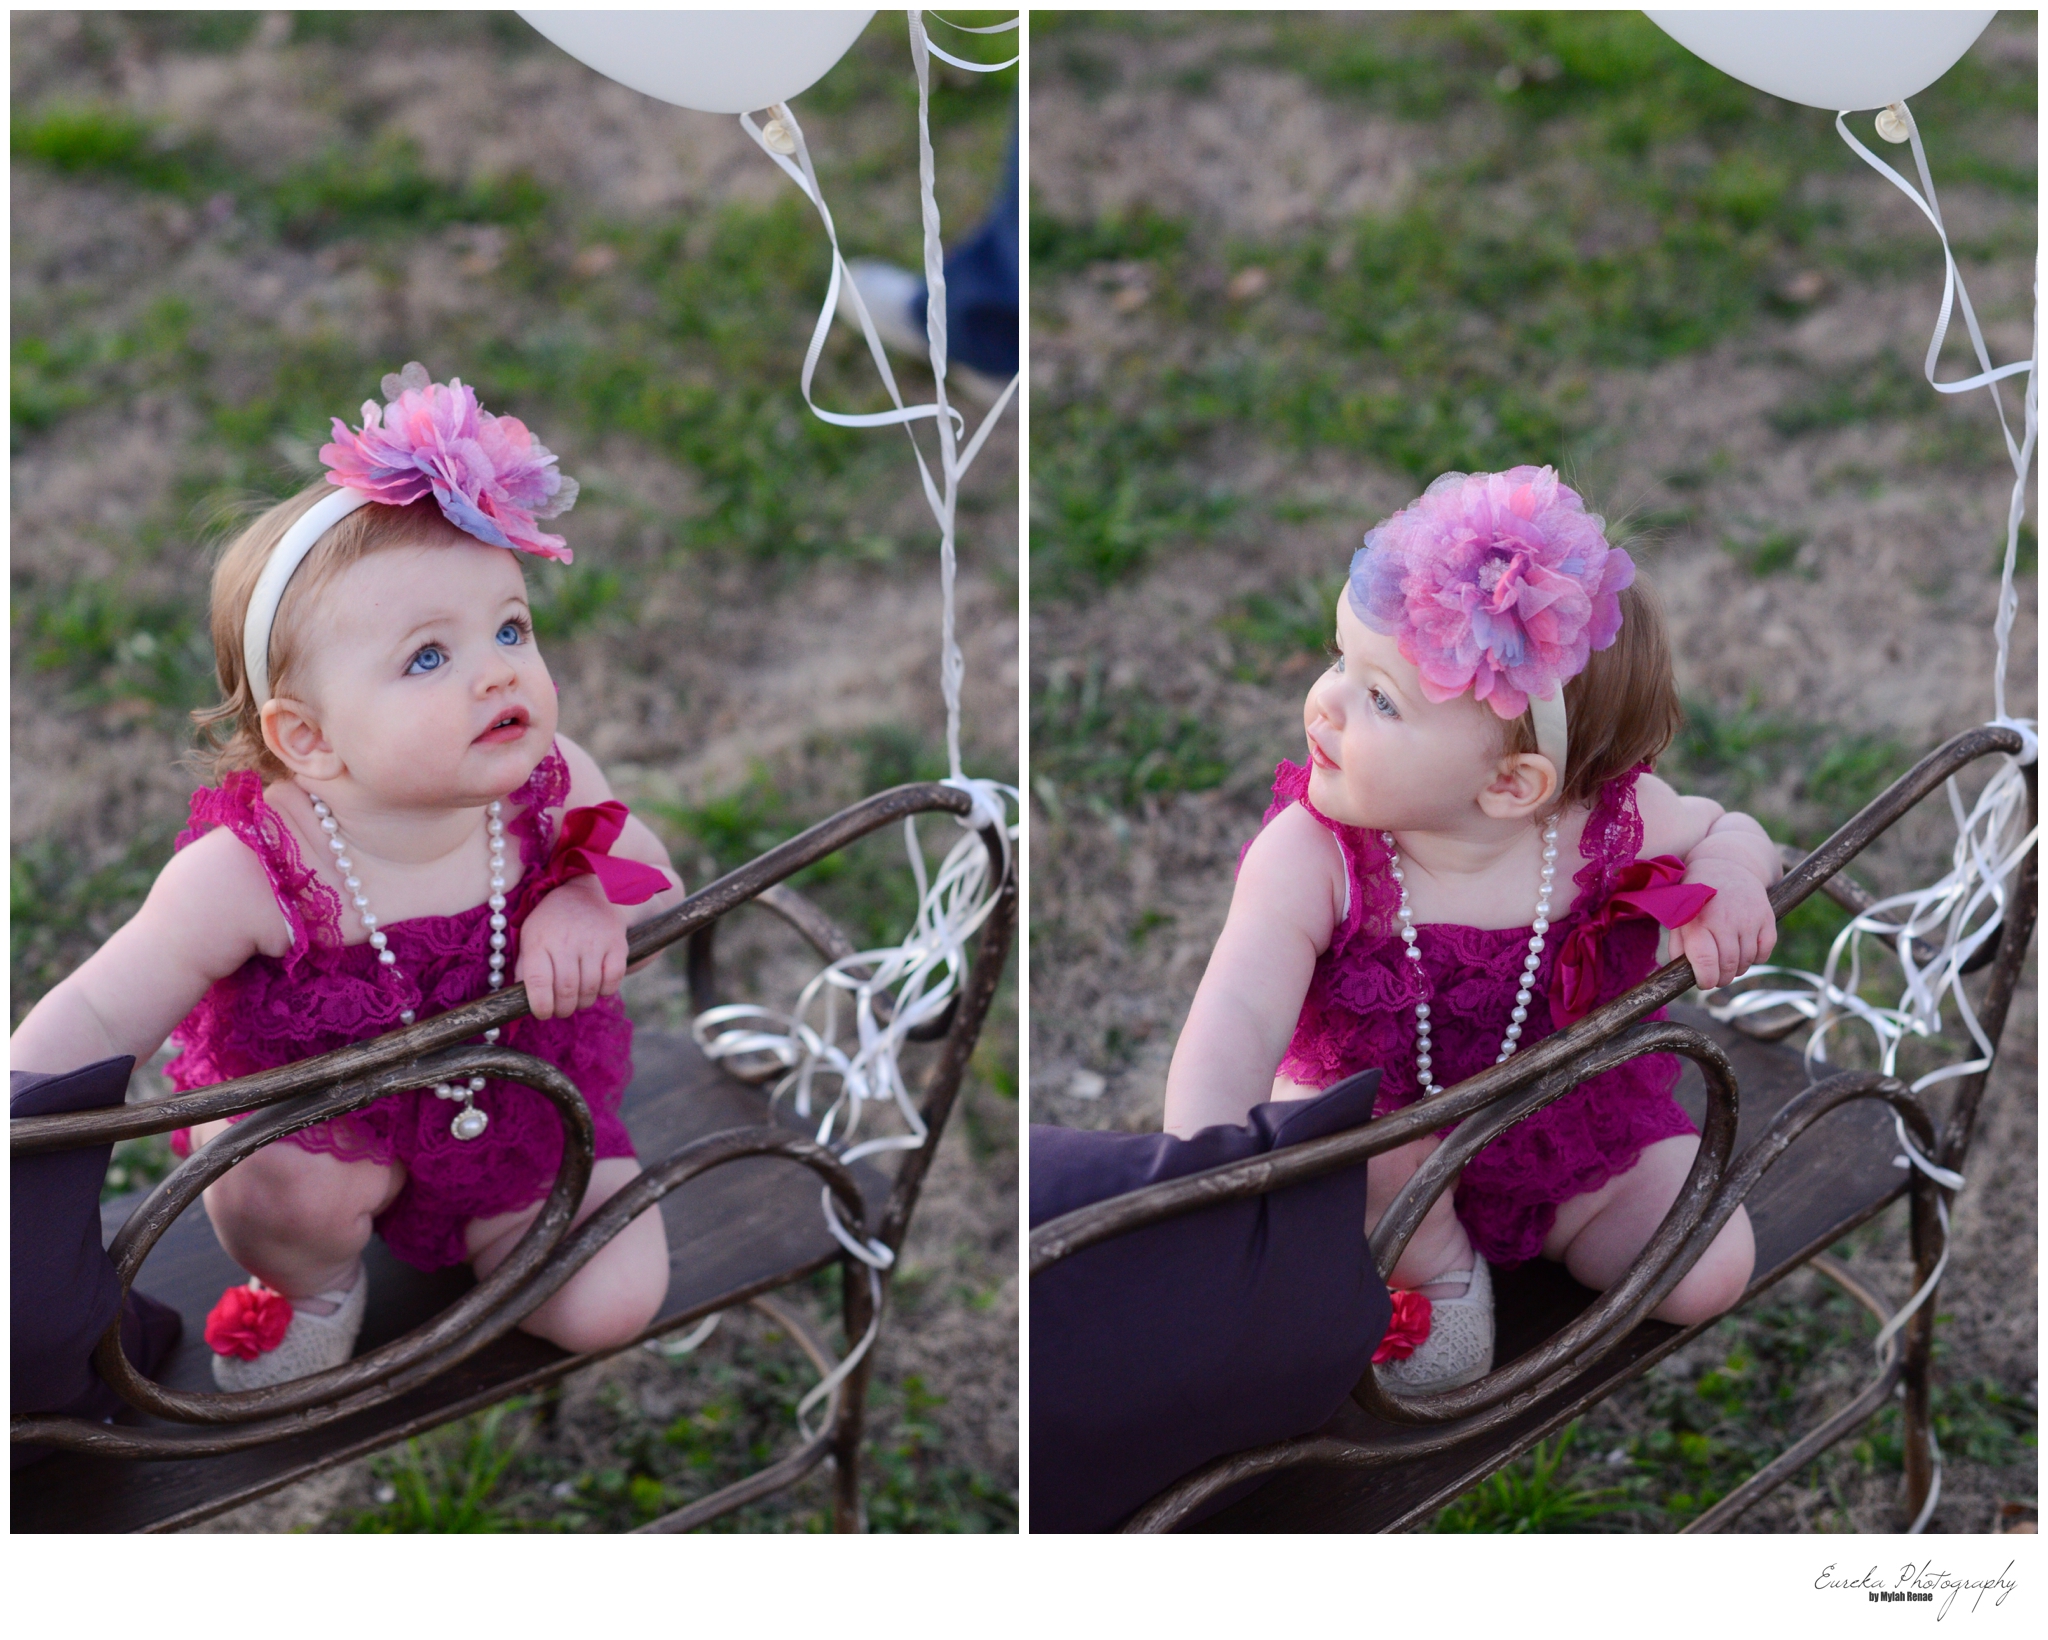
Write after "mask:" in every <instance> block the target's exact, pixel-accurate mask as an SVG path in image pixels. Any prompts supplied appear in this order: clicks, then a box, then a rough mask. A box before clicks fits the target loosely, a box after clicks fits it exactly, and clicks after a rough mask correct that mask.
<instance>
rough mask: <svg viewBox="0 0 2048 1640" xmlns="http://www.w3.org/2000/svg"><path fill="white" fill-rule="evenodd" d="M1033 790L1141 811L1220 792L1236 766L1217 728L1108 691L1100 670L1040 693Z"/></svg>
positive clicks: (1034, 718)
mask: <svg viewBox="0 0 2048 1640" xmlns="http://www.w3.org/2000/svg"><path fill="white" fill-rule="evenodd" d="M1031 763H1032V780H1033V783H1034V789H1037V790H1039V791H1041V793H1042V792H1043V790H1044V789H1045V788H1046V787H1048V786H1050V787H1051V788H1052V789H1053V790H1054V791H1055V792H1058V793H1060V794H1063V795H1062V796H1061V797H1059V798H1056V799H1055V801H1056V802H1059V801H1065V800H1066V797H1067V796H1068V795H1071V796H1072V797H1075V798H1078V799H1080V800H1082V801H1084V802H1088V801H1092V802H1094V803H1096V804H1101V805H1106V806H1109V807H1116V808H1124V809H1135V808H1137V807H1139V806H1140V805H1141V804H1142V803H1143V802H1144V801H1145V800H1146V799H1147V798H1157V797H1164V796H1169V795H1171V794H1172V793H1175V792H1198V791H1207V790H1209V789H1210V788H1211V787H1214V786H1219V785H1221V784H1222V783H1223V781H1224V779H1225V778H1226V777H1227V776H1228V775H1229V773H1230V769H1231V765H1230V764H1229V762H1227V761H1226V760H1225V758H1224V755H1223V743H1222V737H1221V734H1220V733H1219V731H1218V730H1217V728H1216V727H1215V725H1214V724H1211V723H1208V722H1205V721H1204V720H1203V719H1201V718H1199V717H1197V716H1195V715H1193V714H1191V713H1187V712H1178V711H1175V710H1173V709H1172V708H1170V707H1166V706H1163V705H1161V704H1160V703H1159V702H1158V701H1156V700H1155V699H1153V698H1152V697H1151V696H1150V695H1148V694H1146V693H1145V692H1144V691H1143V690H1142V689H1137V688H1129V689H1108V688H1105V686H1104V683H1103V676H1102V668H1101V666H1100V664H1099V663H1098V664H1096V665H1093V666H1091V667H1089V668H1088V670H1087V671H1086V672H1085V673H1084V674H1083V675H1082V676H1081V677H1080V678H1078V679H1075V680H1071V681H1069V682H1067V683H1063V684H1061V683H1055V684H1052V685H1049V686H1047V687H1045V688H1043V689H1040V690H1037V691H1035V692H1034V695H1033V700H1032V710H1031Z"/></svg>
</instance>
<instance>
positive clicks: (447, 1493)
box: [348, 1400, 526, 1532]
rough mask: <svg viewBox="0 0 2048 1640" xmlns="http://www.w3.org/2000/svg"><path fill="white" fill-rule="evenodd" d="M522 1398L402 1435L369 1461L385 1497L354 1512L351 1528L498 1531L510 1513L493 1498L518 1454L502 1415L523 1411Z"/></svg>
mask: <svg viewBox="0 0 2048 1640" xmlns="http://www.w3.org/2000/svg"><path fill="white" fill-rule="evenodd" d="M525 1406H526V1402H524V1401H523V1400H514V1401H506V1402H503V1403H501V1404H500V1405H498V1406H494V1407H492V1408H491V1409H490V1410H489V1411H487V1412H483V1413H480V1414H478V1415H477V1416H476V1417H474V1418H471V1419H466V1420H464V1422H463V1423H461V1424H459V1425H457V1426H456V1427H455V1429H454V1430H453V1431H449V1432H442V1433H439V1434H437V1435H435V1436H432V1437H429V1438H428V1439H426V1440H424V1441H422V1440H417V1439H416V1440H410V1441H407V1442H406V1443H405V1445H404V1446H403V1447H402V1448H400V1449H399V1451H398V1452H397V1453H395V1454H391V1455H388V1456H386V1457H384V1458H382V1459H379V1460H378V1461H377V1462H376V1463H375V1464H374V1465H373V1473H375V1474H376V1475H377V1476H378V1479H379V1484H380V1489H382V1490H386V1491H388V1493H389V1500H388V1501H387V1502H384V1503H381V1504H379V1506H378V1507H377V1508H375V1509H373V1510H369V1511H367V1512H365V1513H364V1514H361V1515H359V1516H357V1517H356V1518H355V1519H354V1520H352V1521H351V1522H350V1523H349V1526H348V1529H349V1530H350V1531H351V1532H503V1531H508V1530H510V1529H512V1526H513V1521H512V1517H511V1516H509V1515H507V1514H506V1513H505V1512H504V1511H503V1510H502V1509H500V1508H498V1507H497V1506H496V1505H495V1504H494V1502H493V1497H494V1495H495V1494H496V1493H497V1491H498V1489H499V1486H500V1483H501V1482H502V1481H503V1480H504V1478H505V1472H506V1470H508V1469H509V1468H511V1466H512V1464H513V1462H514V1461H515V1460H516V1459H517V1458H518V1456H519V1449H520V1447H521V1445H522V1444H523V1436H524V1431H523V1430H522V1429H518V1428H515V1429H511V1430H507V1429H506V1427H505V1423H506V1420H507V1419H509V1418H516V1417H518V1416H519V1414H520V1413H521V1412H522V1411H523V1410H524V1408H525Z"/></svg>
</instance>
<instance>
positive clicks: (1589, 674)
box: [1501, 572, 1682, 807]
mask: <svg viewBox="0 0 2048 1640" xmlns="http://www.w3.org/2000/svg"><path fill="white" fill-rule="evenodd" d="M1619 596H1620V598H1621V631H1620V632H1619V633H1617V634H1616V635H1615V639H1614V642H1613V643H1611V644H1609V645H1608V646H1607V647H1606V648H1605V649H1596V650H1594V651H1593V653H1592V655H1591V657H1590V658H1588V660H1587V662H1586V669H1585V670H1584V671H1583V672H1581V673H1580V674H1579V675H1578V676H1577V677H1575V678H1573V679H1572V680H1571V681H1570V682H1568V683H1567V684H1566V685H1565V686H1564V710H1565V719H1566V723H1567V726H1568V728H1569V731H1570V736H1571V747H1570V749H1569V750H1568V751H1567V752H1566V754H1565V771H1564V788H1563V790H1562V791H1560V792H1559V793H1558V799H1559V801H1560V802H1563V803H1567V804H1577V805H1580V806H1581V807H1585V806H1590V805H1591V803H1592V801H1593V799H1594V797H1595V795H1597V794H1598V792H1599V790H1600V788H1601V787H1602V786H1604V785H1606V784H1607V782H1608V781H1610V780H1612V779H1614V778H1615V777H1616V776H1618V775H1624V774H1627V773H1628V771H1629V770H1631V769H1633V768H1634V767H1635V766H1636V765H1637V764H1639V763H1655V762H1656V760H1657V758H1658V757H1659V756H1660V755H1661V754H1662V753H1663V751H1664V748H1665V747H1667V746H1669V745H1670V744H1671V741H1672V738H1673V737H1674V736H1675V735H1676V734H1677V733H1678V725H1679V722H1680V719H1681V715H1682V714H1681V713H1680V711H1679V705H1678V680H1677V679H1676V678H1675V677H1673V676H1672V671H1671V645H1670V643H1669V641H1668V640H1667V639H1666V638H1665V636H1664V617H1663V616H1662V614H1660V613H1659V611H1658V609H1657V600H1656V596H1655V594H1653V593H1652V592H1651V590H1650V588H1649V586H1648V585H1647V584H1646V583H1645V582H1644V580H1643V578H1642V575H1641V573H1640V572H1638V573H1637V576H1636V579H1635V583H1634V585H1632V586H1627V587H1624V588H1622V590H1621V593H1620V595H1619ZM1535 750H1536V724H1535V720H1534V718H1532V717H1531V715H1530V714H1529V713H1527V712H1524V713H1523V714H1522V715H1521V716H1520V717H1519V718H1517V719H1515V720H1514V722H1512V723H1509V724H1506V725H1504V726H1503V733H1502V736H1501V755H1502V756H1503V757H1513V756H1515V755H1516V754H1517V753H1520V752H1533V751H1535Z"/></svg>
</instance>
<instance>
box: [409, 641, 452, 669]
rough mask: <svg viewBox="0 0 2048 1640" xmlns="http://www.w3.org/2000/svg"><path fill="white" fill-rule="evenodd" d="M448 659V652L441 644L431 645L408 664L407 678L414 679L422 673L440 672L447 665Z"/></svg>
mask: <svg viewBox="0 0 2048 1640" xmlns="http://www.w3.org/2000/svg"><path fill="white" fill-rule="evenodd" d="M447 659H448V656H447V653H446V651H444V650H443V649H442V648H441V646H440V645H439V644H437V643H430V644H428V645H427V647H426V648H424V649H422V650H421V651H420V652H419V653H418V654H417V655H415V656H413V658H412V660H411V661H410V662H408V663H407V665H406V668H405V672H406V676H407V677H413V676H416V675H418V674H421V673H426V672H438V671H439V670H440V669H441V667H442V666H443V665H444V664H446V662H447Z"/></svg>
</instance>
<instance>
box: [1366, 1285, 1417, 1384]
mask: <svg viewBox="0 0 2048 1640" xmlns="http://www.w3.org/2000/svg"><path fill="white" fill-rule="evenodd" d="M1388 1296H1389V1297H1391V1298H1392V1299H1393V1301H1394V1313H1393V1315H1392V1317H1391V1318H1390V1319H1389V1320H1388V1322H1387V1331H1386V1335H1385V1336H1384V1337H1383V1338H1381V1340H1380V1342H1379V1347H1378V1348H1377V1349H1375V1350H1374V1351H1373V1352H1372V1358H1373V1362H1374V1364H1375V1365H1377V1364H1378V1363H1380V1362H1382V1361H1405V1360H1407V1359H1408V1357H1409V1356H1411V1355H1413V1354H1414V1353H1415V1352H1416V1350H1417V1349H1419V1348H1420V1347H1421V1346H1422V1345H1423V1344H1424V1343H1426V1342H1427V1341H1428V1339H1429V1332H1430V1324H1431V1305H1430V1302H1429V1300H1428V1299H1427V1298H1426V1297H1425V1296H1424V1295H1422V1294H1421V1293H1411V1292H1409V1291H1408V1290H1407V1289H1406V1288H1404V1287H1396V1288H1394V1289H1393V1290H1392V1291H1391V1292H1390V1294H1389V1295H1388Z"/></svg>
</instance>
